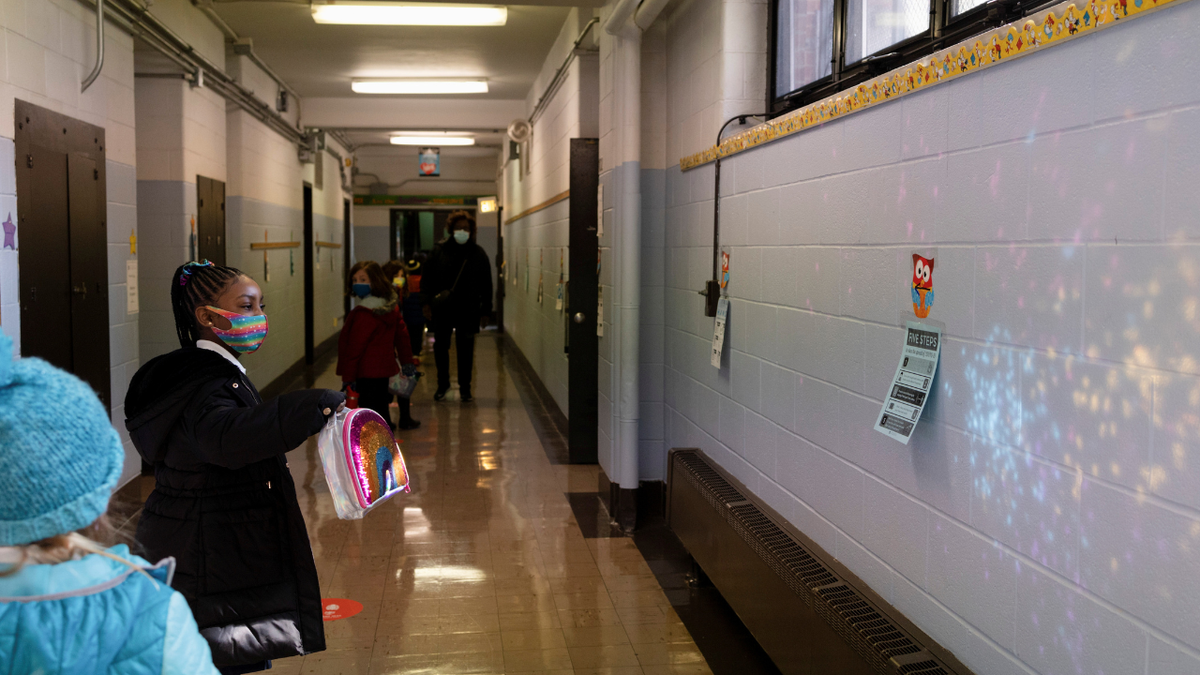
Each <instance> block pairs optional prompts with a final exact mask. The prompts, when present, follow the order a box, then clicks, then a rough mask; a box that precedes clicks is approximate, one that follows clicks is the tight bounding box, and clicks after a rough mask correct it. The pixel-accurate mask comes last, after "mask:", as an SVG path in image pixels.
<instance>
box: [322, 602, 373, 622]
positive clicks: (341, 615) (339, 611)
mask: <svg viewBox="0 0 1200 675" xmlns="http://www.w3.org/2000/svg"><path fill="white" fill-rule="evenodd" d="M321 607H322V608H323V609H324V610H325V611H324V616H323V617H322V618H324V619H325V620H326V621H337V620H338V619H348V618H350V617H352V616H354V615H355V614H358V613H359V612H361V611H362V610H363V606H362V603H361V602H355V601H354V600H347V599H345V598H323V599H322V600H321Z"/></svg>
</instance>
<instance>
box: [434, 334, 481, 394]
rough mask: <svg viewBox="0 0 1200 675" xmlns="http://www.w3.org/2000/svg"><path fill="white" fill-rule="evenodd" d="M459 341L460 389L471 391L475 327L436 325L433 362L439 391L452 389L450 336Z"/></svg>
mask: <svg viewBox="0 0 1200 675" xmlns="http://www.w3.org/2000/svg"><path fill="white" fill-rule="evenodd" d="M451 335H454V336H456V337H455V339H456V340H457V341H458V344H457V347H458V388H459V389H462V390H464V391H470V390H471V368H472V367H474V364H475V326H471V325H470V324H467V325H462V326H458V330H455V326H454V324H451V323H446V324H435V328H434V329H433V360H434V363H435V364H436V365H437V379H438V389H449V388H450V336H451Z"/></svg>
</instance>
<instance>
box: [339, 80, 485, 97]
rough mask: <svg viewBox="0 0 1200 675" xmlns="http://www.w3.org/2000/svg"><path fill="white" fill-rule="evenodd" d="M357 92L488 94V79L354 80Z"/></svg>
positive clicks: (352, 84) (352, 87)
mask: <svg viewBox="0 0 1200 675" xmlns="http://www.w3.org/2000/svg"><path fill="white" fill-rule="evenodd" d="M350 89H351V90H353V91H354V93H356V94H486V93H487V91H488V83H487V80H484V79H479V78H469V79H431V78H404V79H372V80H352V81H351V82H350Z"/></svg>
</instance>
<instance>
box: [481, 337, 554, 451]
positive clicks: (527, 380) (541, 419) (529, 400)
mask: <svg viewBox="0 0 1200 675" xmlns="http://www.w3.org/2000/svg"><path fill="white" fill-rule="evenodd" d="M480 335H491V336H493V337H494V338H495V339H496V342H497V346H498V347H499V348H500V355H501V358H502V359H503V360H504V364H505V366H506V367H508V369H509V370H510V371H511V372H512V374H513V383H514V384H515V385H516V388H517V393H518V394H520V396H521V402H522V403H524V404H525V410H526V411H527V412H528V413H529V418H530V420H531V421H532V422H533V428H534V431H536V432H537V435H538V439H539V440H540V441H541V442H542V448H543V449H544V450H545V451H546V457H547V458H548V459H549V460H550V463H551V464H570V463H571V459H570V448H569V443H568V440H567V439H568V438H570V432H569V430H568V423H567V416H566V415H564V414H563V411H562V408H559V407H558V402H557V401H555V400H554V397H553V396H551V395H550V390H549V389H547V388H546V383H545V382H543V381H542V378H541V377H540V376H538V374H537V371H535V370H534V369H533V364H531V363H529V360H528V359H526V358H525V355H524V354H522V353H521V349H520V347H518V346H517V343H516V342H514V341H513V339H512V338H511V337H510V336H509V335H507V334H504V333H494V332H491V331H489V332H487V333H480Z"/></svg>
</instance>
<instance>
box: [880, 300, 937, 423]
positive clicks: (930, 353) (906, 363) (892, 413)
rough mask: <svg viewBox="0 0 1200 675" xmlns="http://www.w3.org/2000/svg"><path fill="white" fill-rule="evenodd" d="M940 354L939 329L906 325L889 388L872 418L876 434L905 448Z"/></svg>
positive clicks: (927, 395) (924, 399)
mask: <svg viewBox="0 0 1200 675" xmlns="http://www.w3.org/2000/svg"><path fill="white" fill-rule="evenodd" d="M941 352H942V329H941V328H939V327H937V326H932V325H928V324H923V323H919V322H916V321H908V322H906V323H905V338H904V349H903V350H902V351H901V352H900V363H899V364H898V365H897V366H896V375H895V377H893V378H892V386H891V389H890V390H889V391H888V395H887V396H886V397H885V398H884V399H883V407H882V408H881V409H880V410H879V415H878V416H877V417H876V418H875V430H876V431H878V432H879V433H881V434H883V435H884V436H887V437H889V438H892V439H895V440H897V441H900V442H901V443H903V444H905V445H908V440H909V439H910V438H912V434H913V431H914V430H915V429H916V428H917V421H918V420H919V419H921V411H923V410H924V409H925V404H926V403H927V402H928V401H929V394H930V392H931V391H932V387H933V377H934V375H935V374H936V373H937V365H938V355H939V354H941Z"/></svg>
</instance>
